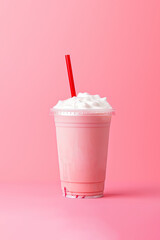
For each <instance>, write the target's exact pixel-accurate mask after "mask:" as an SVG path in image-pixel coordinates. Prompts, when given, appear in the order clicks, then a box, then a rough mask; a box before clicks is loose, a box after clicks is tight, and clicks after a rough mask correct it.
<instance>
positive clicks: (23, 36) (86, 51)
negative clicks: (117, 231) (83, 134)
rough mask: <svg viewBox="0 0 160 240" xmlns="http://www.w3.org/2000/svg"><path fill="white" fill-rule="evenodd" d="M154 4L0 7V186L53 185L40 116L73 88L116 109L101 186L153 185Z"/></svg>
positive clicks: (156, 164)
mask: <svg viewBox="0 0 160 240" xmlns="http://www.w3.org/2000/svg"><path fill="white" fill-rule="evenodd" d="M159 13H160V1H159V0H152V1H151V0H147V1H146V0H135V1H128V0H121V1H119V0H114V1H108V0H107V1H105V0H100V1H98V0H92V1H91V0H77V1H74V0H68V1H62V0H52V1H51V0H48V1H44V0H40V1H38V0H28V1H21V0H16V1H11V0H5V1H4V0H0V112H1V114H0V183H5V182H18V183H27V182H35V183H41V182H53V181H56V180H57V179H58V178H59V172H58V160H57V150H56V139H55V129H54V125H53V119H52V117H51V116H49V109H50V107H52V106H53V105H54V104H56V102H57V100H58V99H65V98H68V97H69V96H70V91H69V85H68V79H67V72H66V66H65V60H64V55H65V54H66V53H69V54H71V59H72V64H73V70H74V78H75V81H76V89H77V92H79V91H82V92H84V91H86V92H89V93H92V94H96V93H98V94H100V95H101V96H107V97H108V101H109V102H110V103H111V104H112V106H113V107H114V108H115V109H116V116H114V117H113V121H112V125H111V132H110V133H111V135H110V144H109V155H108V170H107V174H108V181H110V182H128V183H133V182H140V183H144V182H145V183H147V184H153V183H158V182H159V183H160V174H159V170H160V161H159V159H160V148H159V143H160V138H159V133H160V124H159V123H160V112H159V104H160V94H159V93H160V65H159V63H160V44H159V43H160V14H159Z"/></svg>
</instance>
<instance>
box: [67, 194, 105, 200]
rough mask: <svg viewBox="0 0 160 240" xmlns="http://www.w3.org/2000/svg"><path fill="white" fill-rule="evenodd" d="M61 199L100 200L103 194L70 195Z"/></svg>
mask: <svg viewBox="0 0 160 240" xmlns="http://www.w3.org/2000/svg"><path fill="white" fill-rule="evenodd" d="M63 197H66V198H78V199H92V198H101V197H103V194H99V195H88V196H87V195H70V194H63Z"/></svg>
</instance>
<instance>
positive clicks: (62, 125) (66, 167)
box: [53, 109, 113, 198]
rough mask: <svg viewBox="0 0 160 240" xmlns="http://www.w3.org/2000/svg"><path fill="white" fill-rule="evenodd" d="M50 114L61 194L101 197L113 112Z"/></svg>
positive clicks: (64, 111)
mask: <svg viewBox="0 0 160 240" xmlns="http://www.w3.org/2000/svg"><path fill="white" fill-rule="evenodd" d="M53 112H54V120H55V126H56V135H57V147H58V158H59V169H60V179H61V187H62V192H63V195H64V196H65V197H69V198H98V197H102V196H103V191H104V182H105V175H106V163H107V152H108V140H109V129H110V123H111V117H112V113H113V110H110V111H109V110H108V109H106V110H105V109H103V110H102V109H101V110H95V109H94V110H93V109H92V110H86V109H84V110H64V109H63V110H58V109H54V110H53Z"/></svg>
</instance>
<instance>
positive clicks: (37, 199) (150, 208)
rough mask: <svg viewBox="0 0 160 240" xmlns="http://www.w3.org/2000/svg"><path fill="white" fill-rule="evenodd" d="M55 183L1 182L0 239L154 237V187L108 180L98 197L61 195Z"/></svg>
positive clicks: (157, 234) (157, 209)
mask: <svg viewBox="0 0 160 240" xmlns="http://www.w3.org/2000/svg"><path fill="white" fill-rule="evenodd" d="M57 185H58V184H57ZM57 185H55V186H54V185H43V186H42V185H36V186H27V185H26V186H14V185H12V186H4V185H3V186H2V185H1V186H0V187H1V191H0V239H1V240H14V239H16V240H20V239H24V240H28V239H39V240H41V239H42V240H43V239H47V240H51V239H57V240H63V239H67V240H69V239H70V240H72V239H76V240H81V239H85V240H90V239H100V240H106V239H109V240H128V239H130V240H135V239H136V240H150V239H154V240H159V239H160V231H159V222H160V188H157V189H156V188H154V187H153V186H152V188H149V187H145V186H139V187H138V188H137V186H132V187H131V186H127V185H123V186H121V188H119V186H118V185H117V186H114V187H113V186H112V187H110V186H108V194H106V195H105V197H104V198H101V199H100V198H99V199H67V198H63V197H62V196H61V191H60V186H59V185H58V186H57Z"/></svg>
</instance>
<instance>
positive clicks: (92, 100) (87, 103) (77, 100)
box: [52, 93, 113, 111]
mask: <svg viewBox="0 0 160 240" xmlns="http://www.w3.org/2000/svg"><path fill="white" fill-rule="evenodd" d="M54 109H57V110H65V109H66V110H76V109H86V110H92V109H93V110H94V109H95V110H98V109H99V110H101V109H102V110H103V109H104V110H107V111H113V108H112V107H111V105H110V104H109V103H108V102H107V100H106V97H104V98H101V97H100V96H99V95H90V94H88V93H78V95H77V96H76V97H72V98H69V99H66V100H63V101H58V103H57V104H56V105H55V106H54V107H53V108H52V110H54Z"/></svg>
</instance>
